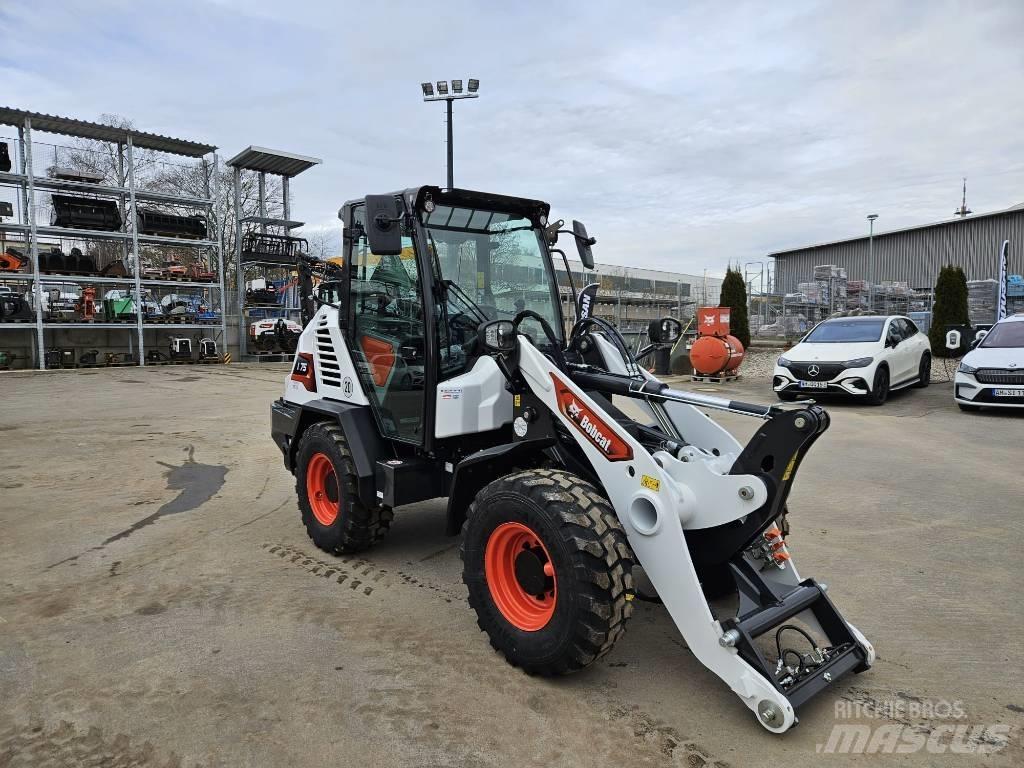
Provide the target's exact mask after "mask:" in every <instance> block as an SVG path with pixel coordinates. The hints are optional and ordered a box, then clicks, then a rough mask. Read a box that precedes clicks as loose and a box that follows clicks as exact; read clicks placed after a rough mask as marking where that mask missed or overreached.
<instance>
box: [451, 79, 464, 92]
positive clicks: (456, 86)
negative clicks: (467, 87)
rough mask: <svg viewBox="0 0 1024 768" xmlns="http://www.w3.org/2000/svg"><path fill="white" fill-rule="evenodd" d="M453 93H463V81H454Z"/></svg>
mask: <svg viewBox="0 0 1024 768" xmlns="http://www.w3.org/2000/svg"><path fill="white" fill-rule="evenodd" d="M452 93H462V81H461V80H452Z"/></svg>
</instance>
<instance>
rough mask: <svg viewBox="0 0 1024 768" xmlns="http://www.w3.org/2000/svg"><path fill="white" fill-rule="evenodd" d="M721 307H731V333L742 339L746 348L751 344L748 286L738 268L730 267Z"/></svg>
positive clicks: (724, 285)
mask: <svg viewBox="0 0 1024 768" xmlns="http://www.w3.org/2000/svg"><path fill="white" fill-rule="evenodd" d="M718 306H720V307H729V309H730V310H732V311H731V312H730V313H729V316H730V319H729V333H731V334H732V335H733V336H735V337H736V338H737V339H739V340H740V344H742V345H743V348H744V349H746V348H747V347H749V346H750V321H749V320H748V318H747V286H746V285H745V284H744V283H743V275H741V274H740V272H739V270H738V269H733V268H732V267H729V268H728V269H726V271H725V279H724V280H723V281H722V298H721V301H719V302H718Z"/></svg>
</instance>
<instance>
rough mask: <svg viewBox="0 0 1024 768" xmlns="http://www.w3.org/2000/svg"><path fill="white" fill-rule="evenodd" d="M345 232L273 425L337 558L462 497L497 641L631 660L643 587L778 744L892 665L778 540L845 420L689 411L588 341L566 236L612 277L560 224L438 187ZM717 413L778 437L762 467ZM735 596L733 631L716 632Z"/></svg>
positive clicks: (471, 558)
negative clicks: (817, 700)
mask: <svg viewBox="0 0 1024 768" xmlns="http://www.w3.org/2000/svg"><path fill="white" fill-rule="evenodd" d="M339 215H340V217H341V219H342V220H343V222H344V225H345V230H344V234H345V236H344V268H343V269H342V270H341V278H340V279H339V280H334V281H331V283H330V284H326V283H324V284H321V286H320V297H321V298H318V299H316V301H317V303H319V304H320V306H319V308H318V309H317V310H316V311H315V314H313V315H312V317H311V319H310V321H309V323H308V324H307V325H306V327H305V329H304V330H303V332H302V335H301V337H300V339H299V343H298V348H297V350H296V356H295V362H294V366H293V369H292V372H291V374H290V376H289V377H288V379H287V381H286V385H285V393H284V397H282V398H281V399H279V400H277V401H276V402H275V403H274V404H273V406H272V432H273V438H274V441H275V442H276V443H277V445H278V446H279V447H280V449H281V451H282V452H283V454H284V461H285V466H286V467H287V468H288V469H289V470H290V471H291V472H293V474H294V475H295V477H296V491H297V494H298V501H299V508H300V510H301V513H302V519H303V522H304V524H305V527H306V530H307V532H308V534H309V536H310V538H311V539H312V540H313V542H314V543H315V544H316V545H317V546H318V547H320V548H321V549H324V550H326V551H328V552H332V553H343V552H354V551H358V550H362V549H365V548H367V547H369V546H371V545H372V544H374V543H375V542H377V541H378V540H379V539H380V538H381V537H382V536H383V535H384V534H385V533H386V532H387V530H388V527H389V526H390V524H391V521H392V518H393V510H394V509H395V508H396V507H400V506H402V505H405V504H410V503H413V502H417V501H422V500H424V499H430V498H437V497H442V498H444V497H446V498H447V500H448V501H447V504H448V528H449V532H450V533H453V534H454V533H457V532H459V531H460V529H461V531H462V536H463V541H462V558H463V563H464V570H463V580H464V582H465V584H466V586H467V588H468V591H469V603H470V605H471V606H472V607H473V609H474V610H475V611H476V613H477V617H478V623H479V625H480V627H481V628H482V629H483V630H484V631H485V632H486V633H487V635H488V636H489V638H490V641H491V644H492V645H493V646H494V647H495V648H496V649H497V650H499V651H501V652H502V653H503V654H504V655H505V657H506V658H507V659H508V661H509V662H511V663H512V664H514V665H517V666H520V667H522V668H523V669H524V670H526V671H527V672H530V673H538V674H545V675H553V674H563V673H567V672H571V671H574V670H578V669H581V668H583V667H586V666H587V665H589V664H590V663H592V662H593V661H595V660H596V659H598V658H600V657H601V656H602V655H604V654H605V653H607V652H608V651H609V650H610V649H611V647H612V645H613V644H614V643H615V641H616V640H617V639H618V637H619V636H620V635H621V633H622V630H623V628H624V625H625V622H626V620H627V619H628V618H629V616H630V615H631V613H632V608H633V603H632V600H633V597H634V585H633V573H632V571H633V566H634V563H635V564H638V565H639V566H641V567H642V568H643V570H644V572H645V573H646V575H647V577H648V578H649V580H650V581H651V583H652V584H653V586H654V588H655V589H656V590H657V593H658V597H659V598H660V599H661V601H662V602H663V603H664V604H665V607H666V609H667V610H668V612H669V614H670V615H671V617H672V619H673V621H674V622H675V624H676V626H677V627H678V629H679V631H680V633H682V635H683V637H684V639H685V641H686V644H687V646H688V647H689V649H690V650H691V651H692V652H693V654H694V655H695V656H696V657H697V658H698V659H699V660H700V661H701V662H702V663H703V664H705V665H706V666H707V667H709V668H710V669H711V670H712V671H713V672H714V673H715V674H717V675H718V676H719V677H720V678H721V679H722V680H723V681H724V682H725V683H726V684H727V685H728V686H729V687H730V688H731V689H732V690H733V692H735V693H736V694H737V696H739V697H740V699H741V700H742V701H743V702H744V703H745V704H746V705H747V707H749V708H750V709H751V710H752V711H753V712H754V713H755V714H756V716H757V718H758V721H759V722H760V723H761V724H762V725H763V726H764V727H765V728H767V729H768V730H770V731H773V732H777V733H781V732H784V731H786V730H787V729H788V728H790V727H791V726H792V725H793V724H794V723H796V712H795V710H796V708H797V707H798V706H800V705H801V704H803V703H804V702H806V701H807V700H808V699H810V698H811V697H812V696H813V695H815V694H816V693H818V692H820V691H822V690H824V689H825V688H827V687H829V686H830V685H831V684H833V683H834V682H835V681H837V680H838V679H839V677H840V676H841V675H843V674H845V673H847V672H850V671H855V672H860V671H863V670H865V669H867V668H868V667H869V666H870V665H871V663H872V662H873V660H874V650H873V648H872V646H871V644H870V643H869V642H868V641H867V640H866V639H865V638H864V636H863V635H862V634H861V633H860V632H858V631H857V629H856V628H854V627H853V625H851V624H849V623H848V622H847V621H846V620H845V619H844V618H843V617H842V616H841V615H840V613H839V612H838V610H837V609H836V607H835V606H834V605H833V603H832V602H831V600H830V599H829V597H828V595H827V594H826V591H825V586H824V585H823V584H818V583H817V582H815V581H814V580H813V579H802V578H801V577H800V576H799V575H798V573H797V570H796V567H795V564H794V562H793V559H792V558H791V556H790V553H789V552H788V550H787V548H786V545H785V541H784V539H783V534H782V532H781V531H780V530H779V525H782V526H783V528H784V527H785V526H784V523H783V517H784V515H785V512H786V509H785V502H786V498H787V496H788V495H789V491H790V488H791V486H792V483H793V481H794V477H795V474H796V471H797V469H798V467H799V465H800V462H801V459H802V458H803V456H804V455H805V454H806V452H807V450H808V449H809V448H810V447H811V445H812V444H813V443H814V441H815V440H816V439H817V438H818V437H819V436H820V435H821V434H822V433H823V432H824V431H825V429H827V428H828V425H829V418H828V415H827V413H826V412H825V411H824V410H822V409H821V408H819V407H817V406H815V405H813V404H801V405H800V406H799V407H796V408H793V407H787V408H783V407H780V406H762V405H752V404H747V403H741V402H736V401H729V400H725V399H721V398H717V397H710V396H707V395H701V394H696V393H687V392H683V391H679V390H674V389H671V388H669V387H667V386H666V385H664V384H662V383H661V382H659V381H658V380H656V379H655V378H653V377H652V376H650V375H649V374H648V373H647V372H646V371H644V370H643V369H641V368H640V367H639V366H638V365H637V363H636V360H635V359H634V358H633V357H632V356H631V355H630V353H629V352H628V351H627V349H626V347H625V344H624V343H623V341H622V338H621V336H619V334H618V332H617V331H616V330H615V329H614V328H613V327H612V326H610V325H608V324H607V323H604V322H603V321H601V320H600V319H598V318H593V317H584V318H583V319H580V320H579V321H577V322H576V324H575V325H574V326H573V328H572V330H571V332H569V333H568V334H566V333H565V330H564V328H565V324H564V323H563V318H562V313H561V305H560V300H559V292H558V286H557V284H556V279H555V271H554V267H553V263H552V256H551V246H552V245H553V244H554V242H555V241H556V240H557V238H558V234H559V233H560V232H564V233H566V234H568V235H569V236H570V237H571V238H572V239H574V240H575V241H576V244H577V247H578V249H579V252H580V258H581V260H582V261H583V263H584V264H585V265H587V266H589V267H592V265H593V256H592V255H591V252H590V245H591V244H592V243H593V242H594V241H593V240H592V239H590V238H589V237H588V236H587V234H586V231H585V229H584V228H583V227H582V225H580V224H578V223H575V225H574V229H573V231H571V232H569V231H567V230H561V229H560V226H561V222H557V223H554V224H551V223H549V222H548V205H547V204H546V203H543V202H540V201H537V200H526V199H522V198H513V197H504V196H501V195H493V194H487V193H481V192H471V191H467V190H460V189H453V190H446V191H442V190H441V189H439V188H437V187H420V188H417V189H409V190H405V191H404V192H400V193H395V194H391V195H372V196H367V197H366V198H365V200H356V201H352V202H349V203H346V204H345V206H344V207H343V208H342V209H341V211H340V214H339ZM328 295H330V296H334V297H337V296H341V297H342V300H341V301H340V302H337V303H335V304H329V303H326V302H325V301H324V300H323V298H322V297H324V296H328ZM654 325H657V328H658V330H656V331H654V334H659V333H660V334H666V333H667V334H668V335H669V336H671V335H672V334H676V335H678V332H679V325H678V323H677V322H676V321H674V320H671V319H666V320H665V321H662V322H660V323H657V324H652V329H653V327H654ZM653 340H654V341H659V339H653ZM672 340H673V339H671V338H667V339H660V341H672ZM700 408H703V409H704V410H700ZM707 410H712V411H714V410H718V411H728V412H733V413H740V414H744V415H748V416H751V417H755V418H759V419H762V420H763V421H764V423H763V425H762V426H761V427H760V429H759V430H758V431H757V433H756V434H755V436H754V437H753V438H752V439H751V441H750V443H749V444H748V445H746V446H742V445H740V444H739V443H738V442H737V441H736V440H735V439H734V438H733V437H732V436H731V435H730V434H729V433H728V432H726V431H725V430H724V429H723V428H721V427H720V426H718V425H717V424H716V423H715V422H714V421H713V420H712V419H711V418H710V417H709V416H708V415H707V413H706V411H707ZM726 594H727V595H732V596H733V598H734V599H733V601H732V604H735V605H736V608H735V610H715V609H713V608H712V606H711V605H710V604H709V599H710V598H713V597H718V596H721V595H726ZM717 604H718V603H716V605H717Z"/></svg>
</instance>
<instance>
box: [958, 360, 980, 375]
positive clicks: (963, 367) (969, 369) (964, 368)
mask: <svg viewBox="0 0 1024 768" xmlns="http://www.w3.org/2000/svg"><path fill="white" fill-rule="evenodd" d="M977 370H978V369H977V368H975V367H974V366H973V365H968V364H967V363H965V362H963V361H960V365H958V366H957V368H956V371H957V373H976V372H977Z"/></svg>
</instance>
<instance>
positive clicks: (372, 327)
mask: <svg viewBox="0 0 1024 768" xmlns="http://www.w3.org/2000/svg"><path fill="white" fill-rule="evenodd" d="M364 217H365V210H364V208H363V206H355V207H353V209H352V221H351V223H349V222H346V223H347V224H349V226H351V227H352V231H353V232H354V233H357V234H356V235H355V236H354V237H351V238H348V239H347V240H346V250H347V251H348V253H347V254H346V263H347V264H348V269H349V274H348V280H349V291H348V295H349V302H348V304H349V307H348V310H349V322H348V328H347V334H346V336H347V338H346V341H347V343H348V347H349V349H350V350H351V353H352V359H353V361H354V362H355V367H356V369H357V371H358V372H359V377H360V383H361V384H362V388H363V391H364V392H365V393H366V397H367V399H368V400H369V401H370V403H371V406H372V407H373V409H374V412H375V413H376V415H377V419H378V424H379V426H380V428H381V433H382V434H383V435H384V436H385V437H389V438H392V439H395V440H402V441H406V442H410V443H415V444H417V445H421V444H422V442H423V407H424V383H425V382H424V363H425V360H424V354H423V339H424V320H423V291H422V282H421V280H420V274H419V267H418V265H417V262H416V251H415V248H414V247H413V237H412V232H411V231H409V232H403V233H402V253H401V254H399V255H391V256H378V255H377V254H375V253H372V252H371V251H370V246H369V242H368V240H367V238H366V235H365V229H364V227H363V223H364Z"/></svg>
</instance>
